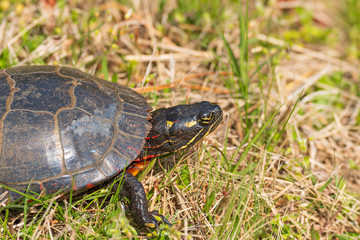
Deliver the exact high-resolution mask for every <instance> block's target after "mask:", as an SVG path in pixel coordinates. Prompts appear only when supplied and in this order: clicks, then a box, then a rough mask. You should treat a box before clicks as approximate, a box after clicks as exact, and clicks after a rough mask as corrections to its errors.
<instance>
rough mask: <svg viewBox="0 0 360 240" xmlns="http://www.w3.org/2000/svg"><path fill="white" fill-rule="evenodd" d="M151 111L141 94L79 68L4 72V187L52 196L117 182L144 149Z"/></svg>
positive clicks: (0, 77) (0, 114)
mask: <svg viewBox="0 0 360 240" xmlns="http://www.w3.org/2000/svg"><path fill="white" fill-rule="evenodd" d="M149 109H150V106H149V104H148V103H147V102H146V100H145V98H143V97H142V96H141V95H140V94H138V93H136V92H135V91H133V90H131V89H129V88H127V87H124V86H121V85H118V84H115V83H112V82H108V81H105V80H102V79H98V78H96V77H94V76H92V75H89V74H87V73H84V72H81V71H79V70H76V69H72V68H68V67H56V66H28V67H14V68H9V69H3V70H0V119H1V120H0V184H2V185H5V186H7V187H10V188H13V189H17V190H20V191H24V189H29V190H30V191H33V192H36V193H41V192H43V191H45V193H46V194H51V193H55V192H58V191H59V190H61V191H62V192H65V193H66V192H69V191H70V189H71V187H72V188H73V189H74V190H82V189H86V188H91V187H92V186H94V185H97V184H99V183H101V182H103V181H105V180H107V179H109V178H111V177H113V176H114V175H116V174H117V173H119V172H120V171H122V170H124V168H125V167H126V166H127V165H129V163H130V162H131V161H132V160H134V159H135V158H136V157H137V155H138V154H139V152H140V151H141V149H142V148H143V145H144V142H145V137H146V136H147V133H148V131H149V129H150V127H151V126H150V125H151V124H150V123H149V121H148V116H149V115H148V111H149ZM1 189H4V188H1V187H0V196H1V191H3V192H4V190H1ZM9 194H10V198H11V200H15V199H17V198H19V197H20V196H21V195H20V194H18V193H16V192H13V191H9Z"/></svg>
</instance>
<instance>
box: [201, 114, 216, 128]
mask: <svg viewBox="0 0 360 240" xmlns="http://www.w3.org/2000/svg"><path fill="white" fill-rule="evenodd" d="M212 119H213V113H212V112H202V113H200V114H199V123H200V124H201V125H209V124H211V122H212Z"/></svg>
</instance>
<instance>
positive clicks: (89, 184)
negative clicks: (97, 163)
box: [86, 183, 95, 189]
mask: <svg viewBox="0 0 360 240" xmlns="http://www.w3.org/2000/svg"><path fill="white" fill-rule="evenodd" d="M93 187H95V185H94V184H92V183H88V184H86V188H87V189H89V188H93Z"/></svg>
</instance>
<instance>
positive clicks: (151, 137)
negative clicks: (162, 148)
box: [145, 135, 160, 140]
mask: <svg viewBox="0 0 360 240" xmlns="http://www.w3.org/2000/svg"><path fill="white" fill-rule="evenodd" d="M159 136H160V135H156V136H152V137H147V138H145V139H146V140H149V139H154V138H157V137H159Z"/></svg>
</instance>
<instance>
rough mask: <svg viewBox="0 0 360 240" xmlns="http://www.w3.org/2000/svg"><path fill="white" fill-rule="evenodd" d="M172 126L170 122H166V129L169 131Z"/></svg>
mask: <svg viewBox="0 0 360 240" xmlns="http://www.w3.org/2000/svg"><path fill="white" fill-rule="evenodd" d="M173 124H174V122H172V121H166V127H167V128H168V129H169V128H171V126H172V125H173Z"/></svg>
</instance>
